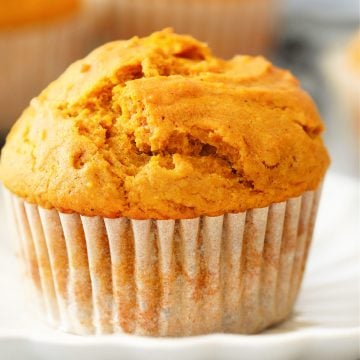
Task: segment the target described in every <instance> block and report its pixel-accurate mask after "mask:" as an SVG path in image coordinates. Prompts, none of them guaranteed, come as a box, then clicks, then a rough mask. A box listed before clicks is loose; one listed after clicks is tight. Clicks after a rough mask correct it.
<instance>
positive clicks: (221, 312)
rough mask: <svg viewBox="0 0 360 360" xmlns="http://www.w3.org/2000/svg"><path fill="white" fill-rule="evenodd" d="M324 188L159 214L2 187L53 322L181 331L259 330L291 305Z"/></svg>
mask: <svg viewBox="0 0 360 360" xmlns="http://www.w3.org/2000/svg"><path fill="white" fill-rule="evenodd" d="M320 192H321V190H320V189H319V190H317V191H310V192H306V193H304V194H303V195H302V196H300V197H296V198H292V199H290V200H288V201H286V202H282V203H277V204H272V205H270V206H269V207H266V208H257V209H251V210H248V211H246V212H243V213H238V214H225V215H222V216H216V217H206V216H203V217H200V218H195V219H186V220H157V221H155V220H130V219H127V218H117V219H108V218H102V217H87V216H80V215H78V214H63V213H60V212H58V211H56V210H46V209H43V208H41V207H38V206H36V205H32V204H29V203H27V202H24V201H23V200H21V199H19V198H17V197H15V196H14V195H11V194H10V193H8V192H7V196H8V198H9V201H8V202H9V204H10V208H11V209H10V210H11V211H12V213H13V215H14V218H15V220H16V224H17V229H18V234H19V240H20V241H19V243H20V248H21V252H20V255H21V257H22V259H23V260H24V261H23V263H24V265H25V269H26V274H28V276H27V277H28V278H29V277H31V279H32V281H31V282H32V283H33V285H34V288H35V292H36V293H37V294H38V296H39V298H40V299H41V302H42V303H43V307H44V310H45V314H46V316H47V318H48V321H49V322H50V323H51V324H52V325H53V326H55V327H58V328H61V329H62V330H64V331H68V332H73V333H77V334H92V333H96V334H106V333H121V332H129V333H135V334H139V335H150V336H186V335H196V334H205V333H211V332H234V333H253V332H258V331H260V330H262V329H263V328H265V327H267V326H269V325H271V324H275V323H277V322H279V321H282V320H283V319H285V318H286V317H287V316H288V315H289V314H290V313H291V310H292V307H293V304H294V301H295V299H296V296H297V293H298V290H299V287H300V284H301V280H302V276H303V271H304V266H305V262H306V258H307V253H308V249H309V245H310V242H311V238H312V233H313V229H314V223H315V218H316V212H317V208H318V203H319V197H320ZM29 275H30V276H29Z"/></svg>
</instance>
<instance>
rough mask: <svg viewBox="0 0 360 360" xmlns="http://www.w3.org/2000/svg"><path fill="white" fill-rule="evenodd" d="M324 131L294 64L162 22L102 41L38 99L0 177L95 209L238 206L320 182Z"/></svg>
mask: <svg viewBox="0 0 360 360" xmlns="http://www.w3.org/2000/svg"><path fill="white" fill-rule="evenodd" d="M322 131H323V124H322V122H321V119H320V117H319V114H318V112H317V110H316V107H315V105H314V103H313V101H312V100H311V98H310V97H309V96H308V95H307V94H306V92H304V91H303V90H302V89H301V88H300V87H299V83H298V81H297V80H296V79H295V78H294V77H293V76H292V75H291V74H290V73H289V72H288V71H285V70H281V69H278V68H276V67H274V66H273V65H272V64H271V63H269V62H268V61H266V60H265V59H264V58H262V57H249V56H236V57H234V58H233V59H232V60H230V61H224V60H221V59H218V58H216V57H213V56H212V55H211V52H210V50H209V48H208V47H207V46H206V45H205V44H203V43H200V42H198V41H196V40H195V39H193V38H192V37H189V36H180V35H177V34H174V33H173V32H172V31H171V30H164V31H161V32H157V33H154V34H152V35H151V36H149V37H147V38H142V39H139V38H137V37H135V38H132V39H131V40H129V41H115V42H112V43H108V44H106V45H104V46H102V47H100V48H98V49H96V50H95V51H93V52H92V53H91V54H90V55H88V56H87V57H86V58H84V59H82V60H80V61H77V62H75V63H74V64H72V65H71V66H70V67H69V68H68V69H67V70H66V71H65V73H64V74H63V75H62V76H60V77H59V78H58V79H57V80H56V81H54V82H53V83H51V84H50V85H49V86H48V87H47V88H46V89H45V90H44V91H43V92H42V93H41V94H40V95H39V96H38V97H37V98H35V99H33V100H32V101H31V104H30V106H29V107H28V108H27V109H26V110H25V111H24V112H23V114H22V115H21V117H20V118H19V120H18V121H17V122H16V124H15V125H14V127H13V128H12V130H11V132H10V134H9V135H8V138H7V141H6V145H5V147H4V148H3V150H2V156H1V163H0V178H1V179H2V181H3V182H4V184H5V186H6V187H7V188H8V189H9V190H10V191H11V192H12V193H15V194H17V195H18V196H20V197H22V198H24V199H26V200H27V201H29V202H31V203H36V204H38V205H40V206H42V207H45V208H56V209H58V210H60V211H63V212H78V213H80V214H84V215H90V216H92V215H101V216H104V217H110V218H111V217H118V216H126V217H130V218H135V219H146V218H155V219H168V218H172V219H178V218H191V217H196V216H200V215H209V216H212V215H219V214H223V213H226V212H240V211H244V210H246V209H249V208H254V207H265V206H267V205H269V204H271V203H274V202H280V201H283V200H286V199H289V198H291V197H294V196H298V195H300V194H302V193H303V192H304V191H307V190H314V189H316V188H317V187H318V185H319V184H320V182H321V180H322V178H323V176H324V173H325V171H326V169H327V167H328V164H329V157H328V154H327V151H326V149H325V147H324V145H323V142H322V139H321V137H320V134H321V133H322Z"/></svg>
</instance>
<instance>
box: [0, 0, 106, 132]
mask: <svg viewBox="0 0 360 360" xmlns="http://www.w3.org/2000/svg"><path fill="white" fill-rule="evenodd" d="M0 9H1V11H0V54H1V57H0V78H1V81H2V84H6V86H2V87H1V88H0V108H1V115H0V132H6V131H8V130H9V128H10V126H11V124H12V123H13V120H14V119H16V117H18V116H19V115H20V114H21V111H22V110H23V109H24V107H25V106H27V104H28V103H29V101H30V99H31V98H32V97H34V96H36V95H37V94H38V93H39V92H40V91H41V90H42V89H43V88H44V87H45V86H46V85H47V84H48V83H49V82H50V81H51V80H53V79H54V78H55V77H57V76H59V75H60V74H61V73H62V72H63V71H64V69H65V68H66V67H67V66H68V65H69V64H70V63H71V62H73V61H74V60H76V59H78V58H79V57H81V56H84V55H85V54H86V53H87V52H88V51H89V50H90V49H91V48H92V47H93V46H94V43H93V42H94V35H95V31H97V30H99V27H100V25H101V23H100V20H102V18H103V16H104V14H103V12H102V11H100V9H99V7H98V6H97V5H96V3H95V0H84V1H82V0H52V1H48V0H11V1H9V0H0ZM95 42H96V37H95Z"/></svg>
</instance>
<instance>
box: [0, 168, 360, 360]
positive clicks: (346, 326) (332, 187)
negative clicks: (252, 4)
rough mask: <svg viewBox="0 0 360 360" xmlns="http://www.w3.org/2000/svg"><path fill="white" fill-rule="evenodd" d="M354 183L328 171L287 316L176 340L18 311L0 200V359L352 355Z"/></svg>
mask: <svg viewBox="0 0 360 360" xmlns="http://www.w3.org/2000/svg"><path fill="white" fill-rule="evenodd" d="M359 203H360V201H359V184H358V183H357V182H355V180H352V179H350V178H345V177H341V176H339V175H329V176H328V178H327V179H326V181H325V186H324V190H323V198H322V202H321V206H320V214H319V221H318V224H317V228H316V231H315V237H314V242H313V246H312V249H311V253H310V259H309V263H308V266H307V271H306V276H305V280H304V284H303V287H302V291H301V293H300V297H299V301H298V303H297V305H296V309H295V312H294V315H293V317H292V318H291V319H289V320H288V321H287V322H285V323H283V324H282V325H280V326H278V327H276V328H274V329H271V330H268V331H266V332H265V333H263V334H260V335H252V336H241V335H224V334H214V335H210V336H200V337H192V338H182V339H151V338H143V337H136V336H129V335H116V336H105V337H104V336H103V337H78V336H74V335H67V334H62V333H60V332H57V331H55V330H52V329H50V328H48V327H46V326H45V325H43V324H41V323H39V322H37V320H34V319H33V318H32V316H31V315H30V314H29V311H26V308H27V306H26V305H25V302H24V301H23V299H24V296H23V290H22V286H21V285H22V284H21V280H20V277H19V273H18V270H17V266H16V265H17V264H16V262H15V257H14V255H13V250H12V248H13V246H12V244H13V242H14V241H13V239H12V236H11V235H10V233H9V230H8V229H7V226H6V224H5V218H4V210H3V206H2V205H3V201H2V199H1V198H0V204H1V206H0V238H1V241H0V289H1V290H0V359H1V360H18V359H26V360H35V359H36V360H43V359H47V360H52V359H59V360H60V359H66V360H72V359H74V360H75V359H76V360H82V359H86V360H92V359H101V360H108V359H146V360H151V359H154V360H155V359H156V360H161V359H186V360H193V359H194V360H195V359H196V360H198V359H204V360H205V359H218V360H227V359H239V358H241V359H276V360H281V359H286V360H291V359H315V358H316V359H327V360H330V359H342V360H347V359H349V360H354V359H357V358H360V353H359V339H360V326H359V286H360V274H359V264H360V251H359V243H360V241H359V239H360V234H359V225H358V224H359V220H360V219H359Z"/></svg>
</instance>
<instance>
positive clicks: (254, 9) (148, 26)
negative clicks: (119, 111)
mask: <svg viewBox="0 0 360 360" xmlns="http://www.w3.org/2000/svg"><path fill="white" fill-rule="evenodd" d="M112 1H113V4H114V12H113V15H114V17H115V22H114V24H115V36H118V37H120V38H122V39H127V38H129V37H131V36H134V35H138V36H145V35H147V34H149V33H151V32H153V31H157V30H160V29H162V28H164V27H167V26H171V27H173V28H174V29H175V30H176V31H178V32H180V33H183V32H186V33H190V34H192V35H193V36H196V37H197V38H199V39H200V40H202V41H205V42H207V43H208V44H209V46H210V47H211V48H212V49H213V50H214V53H215V54H216V55H217V56H222V57H225V58H229V57H232V56H234V55H236V54H240V53H242V54H255V55H259V54H264V53H265V52H268V51H269V50H270V49H271V48H272V46H273V43H274V41H275V39H276V34H277V30H278V19H279V15H280V12H279V1H278V0H225V1H224V0H152V1H148V0H112Z"/></svg>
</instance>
